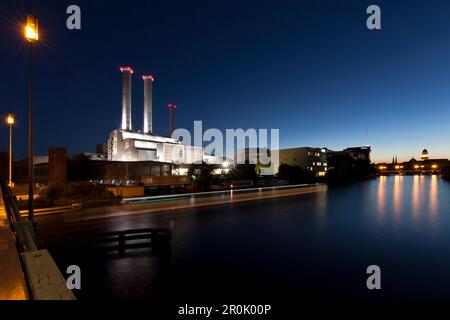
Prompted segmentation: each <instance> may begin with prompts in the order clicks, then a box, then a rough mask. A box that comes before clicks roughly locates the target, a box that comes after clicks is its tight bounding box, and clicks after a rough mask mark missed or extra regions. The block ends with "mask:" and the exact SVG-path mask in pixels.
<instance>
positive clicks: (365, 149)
mask: <svg viewBox="0 0 450 320" xmlns="http://www.w3.org/2000/svg"><path fill="white" fill-rule="evenodd" d="M343 152H345V153H347V154H349V155H350V156H351V157H352V158H353V159H361V160H367V161H369V162H370V152H371V149H370V146H362V147H352V148H347V149H344V150H343Z"/></svg>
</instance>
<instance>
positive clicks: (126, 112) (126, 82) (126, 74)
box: [120, 67, 133, 130]
mask: <svg viewBox="0 0 450 320" xmlns="http://www.w3.org/2000/svg"><path fill="white" fill-rule="evenodd" d="M120 72H122V129H123V130H131V75H132V74H133V69H131V68H130V67H120Z"/></svg>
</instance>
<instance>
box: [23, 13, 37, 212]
mask: <svg viewBox="0 0 450 320" xmlns="http://www.w3.org/2000/svg"><path fill="white" fill-rule="evenodd" d="M24 33H25V39H26V40H27V41H28V43H29V46H30V53H29V73H28V90H29V91H28V219H29V220H33V202H34V165H33V149H34V148H33V147H34V144H33V45H34V43H35V42H37V41H38V40H39V28H38V20H37V19H36V17H34V16H32V15H30V14H29V15H27V23H26V25H25V32H24Z"/></svg>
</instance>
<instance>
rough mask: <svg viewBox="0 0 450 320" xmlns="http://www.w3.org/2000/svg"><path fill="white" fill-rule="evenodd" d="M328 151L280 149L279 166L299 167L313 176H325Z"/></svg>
mask: <svg viewBox="0 0 450 320" xmlns="http://www.w3.org/2000/svg"><path fill="white" fill-rule="evenodd" d="M327 153H328V149H326V148H311V147H300V148H290V149H281V150H280V151H279V161H280V164H287V165H290V166H299V167H302V168H305V169H307V170H308V171H311V172H312V173H313V174H314V175H315V176H317V177H322V176H325V174H326V172H327V169H328V162H327Z"/></svg>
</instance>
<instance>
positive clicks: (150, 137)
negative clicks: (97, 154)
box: [108, 67, 203, 164]
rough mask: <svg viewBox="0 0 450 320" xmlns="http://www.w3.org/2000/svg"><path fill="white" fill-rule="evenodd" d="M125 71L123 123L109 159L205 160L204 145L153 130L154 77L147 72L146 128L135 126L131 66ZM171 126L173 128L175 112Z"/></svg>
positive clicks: (112, 137) (112, 139)
mask: <svg viewBox="0 0 450 320" xmlns="http://www.w3.org/2000/svg"><path fill="white" fill-rule="evenodd" d="M120 71H121V72H122V126H121V129H115V130H113V131H112V132H111V134H110V135H109V139H108V160H111V161H158V162H166V163H174V164H179V163H184V164H190V163H194V162H200V163H201V162H202V160H203V148H201V147H195V146H186V145H183V144H182V143H181V142H180V141H178V140H176V139H173V138H170V137H165V136H159V135H155V134H153V121H152V113H153V81H154V78H153V76H151V75H144V76H142V79H143V80H144V123H143V128H142V132H140V131H135V130H132V127H131V123H132V122H131V81H132V75H133V70H132V69H131V67H121V68H120ZM170 126H171V128H170V130H171V131H172V130H173V116H171V123H170Z"/></svg>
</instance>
